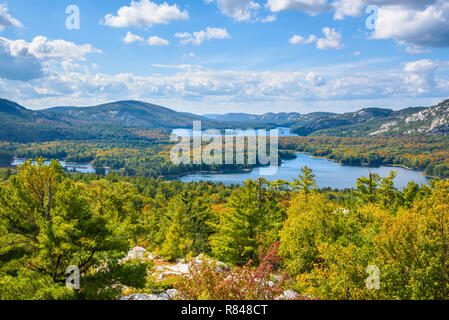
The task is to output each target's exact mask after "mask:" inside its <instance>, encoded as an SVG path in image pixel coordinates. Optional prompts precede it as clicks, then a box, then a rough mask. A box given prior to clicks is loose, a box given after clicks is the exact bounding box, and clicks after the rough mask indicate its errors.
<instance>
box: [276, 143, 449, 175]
mask: <svg viewBox="0 0 449 320" xmlns="http://www.w3.org/2000/svg"><path fill="white" fill-rule="evenodd" d="M280 147H281V148H283V149H287V150H295V151H299V152H307V153H311V154H313V155H314V156H317V157H326V158H328V159H330V160H335V161H338V162H339V163H341V164H343V165H350V166H360V165H368V166H380V165H400V166H404V167H406V168H410V169H419V170H425V174H426V175H428V176H432V177H439V178H449V138H448V137H447V136H422V137H397V138H393V137H390V138H385V137H377V138H373V137H371V138H342V137H283V138H280Z"/></svg>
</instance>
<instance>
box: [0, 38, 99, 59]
mask: <svg viewBox="0 0 449 320" xmlns="http://www.w3.org/2000/svg"><path fill="white" fill-rule="evenodd" d="M0 46H2V47H3V48H5V49H6V50H7V51H8V52H9V54H10V55H11V56H13V57H30V56H32V57H35V58H37V59H41V60H43V59H45V60H51V59H53V60H86V58H85V56H86V55H87V54H89V53H101V50H98V49H95V48H94V47H93V46H92V45H91V44H83V45H77V44H75V43H73V42H69V41H65V40H60V39H58V40H48V39H47V38H46V37H43V36H37V37H35V38H34V39H33V40H32V41H31V42H27V41H25V40H9V39H6V38H3V37H0Z"/></svg>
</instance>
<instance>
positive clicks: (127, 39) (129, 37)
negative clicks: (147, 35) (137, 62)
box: [123, 31, 144, 44]
mask: <svg viewBox="0 0 449 320" xmlns="http://www.w3.org/2000/svg"><path fill="white" fill-rule="evenodd" d="M142 41H144V39H143V38H142V37H141V36H138V35H135V34H133V33H131V32H129V31H128V33H127V34H126V37H124V38H123V42H124V43H126V44H130V43H134V42H142Z"/></svg>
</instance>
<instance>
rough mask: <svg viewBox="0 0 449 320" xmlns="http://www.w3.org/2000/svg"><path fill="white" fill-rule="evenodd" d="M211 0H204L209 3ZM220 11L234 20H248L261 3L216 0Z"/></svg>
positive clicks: (259, 7)
mask: <svg viewBox="0 0 449 320" xmlns="http://www.w3.org/2000/svg"><path fill="white" fill-rule="evenodd" d="M211 2H213V0H206V3H211ZM216 2H217V6H218V8H219V9H220V11H221V12H222V13H223V14H224V15H226V16H228V17H231V18H233V19H234V20H236V21H249V20H251V19H253V18H254V17H255V16H256V15H257V11H258V10H259V9H261V5H260V4H258V3H257V2H254V1H252V0H216Z"/></svg>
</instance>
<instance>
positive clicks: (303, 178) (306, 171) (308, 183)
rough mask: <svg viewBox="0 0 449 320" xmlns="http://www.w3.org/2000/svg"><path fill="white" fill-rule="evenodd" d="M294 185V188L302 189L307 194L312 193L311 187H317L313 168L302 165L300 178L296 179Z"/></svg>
mask: <svg viewBox="0 0 449 320" xmlns="http://www.w3.org/2000/svg"><path fill="white" fill-rule="evenodd" d="M292 187H293V189H294V190H300V191H302V192H304V193H305V194H306V195H308V194H310V191H311V189H312V188H316V181H315V175H314V174H313V170H312V169H311V168H309V167H308V166H304V167H302V168H301V174H300V175H299V179H294V182H293V184H292Z"/></svg>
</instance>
